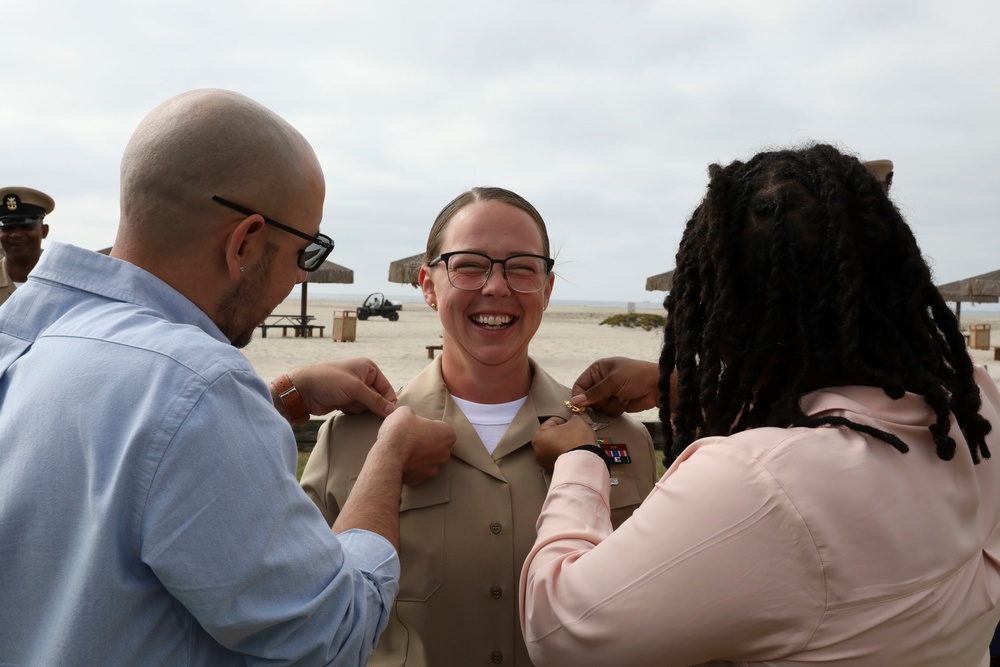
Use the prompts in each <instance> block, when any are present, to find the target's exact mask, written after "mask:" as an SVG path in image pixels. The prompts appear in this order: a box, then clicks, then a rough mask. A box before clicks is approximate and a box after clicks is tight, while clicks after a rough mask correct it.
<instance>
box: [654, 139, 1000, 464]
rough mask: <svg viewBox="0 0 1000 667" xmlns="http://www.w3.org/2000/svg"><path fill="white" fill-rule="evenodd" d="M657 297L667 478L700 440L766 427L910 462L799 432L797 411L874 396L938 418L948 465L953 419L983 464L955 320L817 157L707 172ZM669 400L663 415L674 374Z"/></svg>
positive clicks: (895, 221)
mask: <svg viewBox="0 0 1000 667" xmlns="http://www.w3.org/2000/svg"><path fill="white" fill-rule="evenodd" d="M709 175H710V179H711V180H710V183H709V185H708V192H707V194H706V195H705V198H704V200H703V201H702V202H701V204H700V205H699V206H698V208H697V209H696V210H695V212H694V214H693V215H692V217H691V219H690V220H689V221H688V223H687V227H686V228H685V230H684V235H683V237H682V239H681V243H680V248H679V250H678V252H677V264H676V269H675V271H674V279H673V289H672V290H671V292H670V294H669V295H668V296H667V299H666V301H665V304H664V305H665V306H666V308H667V312H668V318H667V324H666V327H665V330H664V345H663V351H662V354H661V356H660V373H661V375H660V380H659V389H660V395H661V396H662V397H664V398H663V400H662V404H661V405H662V407H661V408H660V419H661V421H662V423H663V428H664V433H668V434H669V433H672V434H673V442H672V448H670V450H669V451H668V454H667V455H666V456H665V457H664V460H665V462H666V463H667V464H668V465H669V463H670V462H671V461H672V460H673V459H674V458H675V457H676V456H677V455H678V454H680V453H681V451H683V450H684V448H685V447H687V446H688V445H689V444H690V443H691V442H692V441H693V440H694V439H695V438H696V437H700V436H706V435H729V434H732V433H736V432H739V431H743V430H746V429H751V428H756V427H761V426H778V427H789V426H806V427H819V426H824V425H830V426H843V427H847V428H851V429H854V430H856V431H860V432H862V433H866V434H868V435H871V436H873V437H875V438H878V439H879V440H882V441H884V442H886V443H888V444H889V445H891V446H892V447H894V448H896V449H897V450H899V451H900V452H907V451H909V448H908V446H907V445H906V444H905V443H904V442H902V441H901V440H900V439H899V438H898V437H896V436H895V435H893V434H891V433H887V432H885V431H882V430H880V429H877V428H873V427H871V426H867V425H863V424H858V423H855V422H853V421H850V420H848V419H846V418H843V417H834V416H828V417H810V416H807V415H805V414H804V413H803V412H802V409H801V407H800V405H799V399H800V398H801V396H802V395H803V394H805V393H807V392H809V391H812V390H814V389H819V388H821V387H824V386H836V385H848V384H852V385H870V386H875V387H880V388H882V390H883V391H885V393H886V395H887V396H889V397H890V398H893V399H897V398H900V397H902V396H903V393H904V392H906V391H909V392H913V393H916V394H920V395H922V396H923V397H924V400H925V401H926V402H927V404H928V405H929V406H930V407H931V408H932V409H933V410H934V413H935V415H936V419H935V421H934V423H933V424H931V426H930V427H929V430H930V433H931V434H932V436H933V439H934V443H935V445H936V449H937V455H938V457H940V458H941V459H943V460H946V461H947V460H950V459H951V458H952V457H954V455H955V448H956V444H955V440H954V439H953V438H952V437H951V434H950V420H949V416H950V414H954V415H955V419H956V421H957V422H958V425H959V428H960V429H961V431H962V433H963V434H964V436H965V440H966V442H967V443H968V446H969V451H970V453H971V454H972V460H973V461H974V462H976V463H978V462H979V460H980V457H985V458H989V456H990V451H989V448H988V447H987V445H986V441H985V436H986V434H987V433H989V432H990V428H991V427H990V423H989V422H988V421H987V420H986V419H985V418H983V417H982V416H981V415H980V414H979V408H980V405H981V399H980V395H979V388H978V387H977V386H976V384H975V382H974V380H973V376H972V371H973V368H972V361H971V359H970V358H969V355H968V353H967V352H966V349H965V339H964V338H963V336H962V334H961V333H960V332H959V329H958V322H957V320H956V319H955V316H954V314H953V313H952V312H951V310H950V309H949V308H948V306H947V305H946V304H945V302H944V300H943V299H942V298H941V295H940V293H939V292H938V291H937V289H936V288H935V287H934V285H933V283H932V280H931V273H930V269H929V268H928V266H927V263H926V262H925V261H924V259H923V257H922V256H921V254H920V249H919V248H918V247H917V242H916V239H915V238H914V236H913V232H912V231H911V230H910V227H909V226H908V225H907V224H906V222H905V221H904V220H903V217H902V215H901V214H900V213H899V210H898V209H897V208H896V207H895V205H894V204H893V203H892V202H891V201H890V200H889V198H888V196H887V194H886V192H885V190H884V188H883V186H882V185H881V184H880V183H879V182H878V181H877V180H876V179H875V178H874V177H873V176H872V175H871V174H870V173H869V172H868V170H867V169H866V168H865V167H864V166H863V165H862V164H861V163H860V162H859V161H858V160H857V159H855V158H854V157H850V156H847V155H843V154H842V153H840V152H839V151H838V150H837V149H836V148H834V147H832V146H828V145H814V146H810V147H806V148H801V149H797V150H782V151H775V152H765V153H760V154H758V155H756V156H755V157H754V158H753V159H751V160H749V161H748V162H746V163H743V162H738V161H737V162H733V163H732V164H730V165H728V166H726V167H720V166H719V165H712V166H711V167H710V168H709ZM675 370H676V373H677V386H678V390H677V393H678V396H677V403H676V408H675V412H674V415H673V417H672V418H671V413H670V407H669V406H670V400H669V398H670V397H669V394H670V375H671V373H673V372H674V371H675Z"/></svg>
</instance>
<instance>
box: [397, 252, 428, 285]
mask: <svg viewBox="0 0 1000 667" xmlns="http://www.w3.org/2000/svg"><path fill="white" fill-rule="evenodd" d="M423 264H424V253H419V254H417V255H413V256H412V257H404V258H403V259H397V260H396V261H395V262H392V263H390V264H389V282H391V283H400V284H403V285H413V286H414V287H417V277H418V276H419V275H420V267H421V266H423Z"/></svg>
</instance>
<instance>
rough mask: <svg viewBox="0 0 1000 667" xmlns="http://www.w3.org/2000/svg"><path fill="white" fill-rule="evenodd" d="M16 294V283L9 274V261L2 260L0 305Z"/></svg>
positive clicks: (0, 267) (0, 259)
mask: <svg viewBox="0 0 1000 667" xmlns="http://www.w3.org/2000/svg"><path fill="white" fill-rule="evenodd" d="M13 293H14V281H13V280H11V278H10V275H8V274H7V260H6V258H0V303H3V302H4V301H6V300H7V299H9V298H10V295H11V294H13Z"/></svg>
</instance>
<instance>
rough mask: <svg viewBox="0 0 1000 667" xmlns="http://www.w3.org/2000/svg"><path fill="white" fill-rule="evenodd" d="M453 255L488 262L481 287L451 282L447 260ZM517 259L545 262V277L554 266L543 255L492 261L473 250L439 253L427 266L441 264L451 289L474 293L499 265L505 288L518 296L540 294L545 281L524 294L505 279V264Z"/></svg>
mask: <svg viewBox="0 0 1000 667" xmlns="http://www.w3.org/2000/svg"><path fill="white" fill-rule="evenodd" d="M455 255H476V256H478V257H482V258H483V259H486V260H487V261H489V263H490V268H488V269H487V270H486V277H485V278H484V279H483V284H482V285H480V286H479V287H459V286H458V285H456V284H455V283H454V282H452V280H451V270H450V269H449V268H448V260H449V259H451V258H452V257H454V256H455ZM518 257H534V258H535V259H540V260H542V261H543V262H545V275H546V276H547V275H549V274H550V273H552V269H553V267H555V265H556V260H554V259H552V258H551V257H546V256H545V255H535V254H532V253H528V252H522V253H518V254H516V255H511V256H510V257H506V258H504V259H494V258H493V257H490V256H489V255H487V254H485V253H482V252H476V251H474V250H456V251H455V252H443V253H441V254H440V255H438V256H437V257H435V258H434V259H432V260H430V261H429V262H427V266H435V265H437V264H442V263H443V264H444V268H445V271H446V272H447V274H448V282H449V283H451V286H452V287H454V288H455V289H460V290H465V291H466V292H474V291H476V290H481V289H483V287H485V286H486V283H488V282H489V281H490V276H492V275H493V265H494V264H499V265H500V270H501V271H502V272H503V279H504V282H506V283H507V287H510V288H511V289H512V290H514V291H515V292H517V293H518V294H534V293H535V292H540V291H541V290H542V288H543V287H545V281H544V280H543V281H542V283H541V284H540V285H539V286H538V288H537V289H533V290H531V291H530V292H524V291H522V290H519V289H516V288H515V287H514V286H513V285H511V284H510V278H508V277H507V262H508V261H509V260H512V259H516V258H518Z"/></svg>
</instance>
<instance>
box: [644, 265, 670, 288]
mask: <svg viewBox="0 0 1000 667" xmlns="http://www.w3.org/2000/svg"><path fill="white" fill-rule="evenodd" d="M673 286H674V272H673V270H670V271H667V272H666V273H658V274H656V275H655V276H650V277H648V278H646V291H647V292H669V291H670V288H672V287H673Z"/></svg>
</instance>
